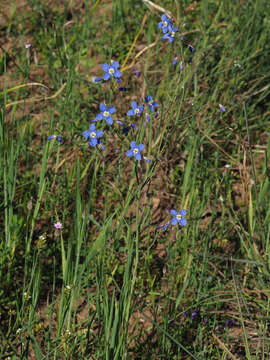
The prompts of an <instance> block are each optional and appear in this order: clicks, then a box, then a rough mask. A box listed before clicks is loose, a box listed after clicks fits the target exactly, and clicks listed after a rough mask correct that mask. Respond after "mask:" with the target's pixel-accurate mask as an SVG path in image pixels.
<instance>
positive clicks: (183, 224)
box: [179, 218, 187, 226]
mask: <svg viewBox="0 0 270 360" xmlns="http://www.w3.org/2000/svg"><path fill="white" fill-rule="evenodd" d="M179 223H180V225H181V226H186V225H187V220H186V219H184V218H182V219H180V221H179Z"/></svg>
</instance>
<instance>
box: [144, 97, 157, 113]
mask: <svg viewBox="0 0 270 360" xmlns="http://www.w3.org/2000/svg"><path fill="white" fill-rule="evenodd" d="M145 101H146V102H147V105H148V106H149V110H150V111H154V107H157V106H158V103H157V102H156V101H153V98H152V96H150V95H147V96H146V98H145Z"/></svg>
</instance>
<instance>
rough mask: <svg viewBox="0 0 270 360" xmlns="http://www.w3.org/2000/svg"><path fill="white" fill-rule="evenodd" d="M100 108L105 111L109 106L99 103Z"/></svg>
mask: <svg viewBox="0 0 270 360" xmlns="http://www.w3.org/2000/svg"><path fill="white" fill-rule="evenodd" d="M99 108H100V111H102V112H104V111H106V110H107V107H106V105H105V104H100V105H99Z"/></svg>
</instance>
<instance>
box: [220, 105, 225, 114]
mask: <svg viewBox="0 0 270 360" xmlns="http://www.w3.org/2000/svg"><path fill="white" fill-rule="evenodd" d="M218 106H219V109H220V111H221V112H222V113H225V112H226V109H225V107H224V106H223V105H221V104H218Z"/></svg>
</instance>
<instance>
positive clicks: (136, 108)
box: [127, 101, 143, 116]
mask: <svg viewBox="0 0 270 360" xmlns="http://www.w3.org/2000/svg"><path fill="white" fill-rule="evenodd" d="M131 107H132V109H130V110H128V112H127V115H128V116H134V115H137V116H139V115H140V113H141V112H142V111H143V105H140V106H138V105H137V103H136V101H132V103H131Z"/></svg>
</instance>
